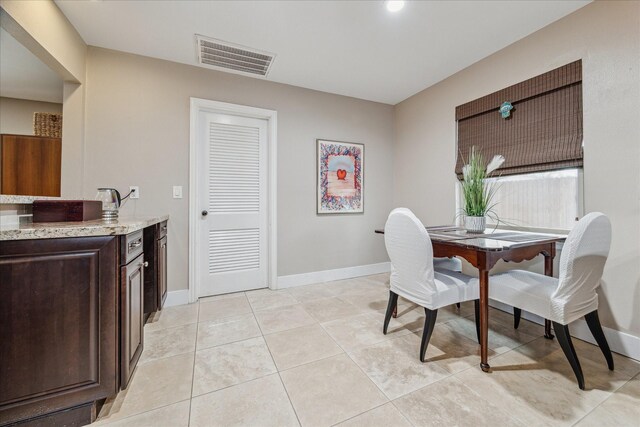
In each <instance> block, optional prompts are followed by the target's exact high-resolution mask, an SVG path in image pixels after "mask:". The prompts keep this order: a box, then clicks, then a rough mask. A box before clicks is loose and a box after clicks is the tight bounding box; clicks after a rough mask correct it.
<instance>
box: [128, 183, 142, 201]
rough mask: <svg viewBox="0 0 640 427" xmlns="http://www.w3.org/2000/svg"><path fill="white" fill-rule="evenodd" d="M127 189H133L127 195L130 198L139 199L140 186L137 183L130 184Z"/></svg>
mask: <svg viewBox="0 0 640 427" xmlns="http://www.w3.org/2000/svg"><path fill="white" fill-rule="evenodd" d="M129 191H133V193H131V195H130V196H129V198H130V199H139V198H140V187H138V186H137V185H132V186H130V187H129Z"/></svg>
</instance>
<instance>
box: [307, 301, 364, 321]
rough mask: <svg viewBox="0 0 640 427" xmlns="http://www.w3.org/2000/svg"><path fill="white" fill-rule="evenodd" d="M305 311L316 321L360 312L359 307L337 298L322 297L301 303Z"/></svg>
mask: <svg viewBox="0 0 640 427" xmlns="http://www.w3.org/2000/svg"><path fill="white" fill-rule="evenodd" d="M302 307H303V308H304V309H305V311H306V312H307V313H309V314H310V315H312V316H313V317H314V318H315V319H316V320H317V321H318V322H328V321H330V320H335V319H340V318H342V317H347V316H352V315H354V314H357V313H360V312H361V311H360V309H358V308H357V307H355V306H354V305H352V304H349V303H348V302H345V301H342V300H341V299H339V298H336V297H333V298H323V299H318V300H314V301H309V302H306V303H304V304H302Z"/></svg>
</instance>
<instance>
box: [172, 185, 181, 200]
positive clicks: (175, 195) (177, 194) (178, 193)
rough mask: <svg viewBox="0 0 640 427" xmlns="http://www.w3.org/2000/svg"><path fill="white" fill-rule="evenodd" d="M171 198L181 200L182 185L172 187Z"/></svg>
mask: <svg viewBox="0 0 640 427" xmlns="http://www.w3.org/2000/svg"><path fill="white" fill-rule="evenodd" d="M173 198H174V199H182V185H174V186H173Z"/></svg>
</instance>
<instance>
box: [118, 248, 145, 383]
mask: <svg viewBox="0 0 640 427" xmlns="http://www.w3.org/2000/svg"><path fill="white" fill-rule="evenodd" d="M120 271H121V273H120V292H121V296H120V349H121V350H120V353H121V362H120V365H121V366H120V387H121V388H122V389H125V388H126V387H127V385H128V384H129V380H130V379H131V375H133V371H134V369H135V367H136V365H137V363H138V359H140V355H141V354H142V349H143V342H144V254H140V255H139V256H138V257H137V258H135V259H134V260H133V261H131V262H129V263H128V264H127V265H124V266H122V267H120Z"/></svg>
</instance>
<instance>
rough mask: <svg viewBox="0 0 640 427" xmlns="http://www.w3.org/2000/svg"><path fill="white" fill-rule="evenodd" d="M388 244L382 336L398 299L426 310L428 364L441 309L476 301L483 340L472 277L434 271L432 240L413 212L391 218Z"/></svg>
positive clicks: (386, 236) (386, 230)
mask: <svg viewBox="0 0 640 427" xmlns="http://www.w3.org/2000/svg"><path fill="white" fill-rule="evenodd" d="M384 242H385V246H386V247H387V253H388V254H389V258H390V259H391V278H390V290H389V304H388V305H387V312H386V314H385V319H384V325H383V327H382V332H383V333H384V334H386V333H387V328H388V326H389V321H390V320H391V316H392V313H393V312H394V311H395V310H396V309H397V304H398V296H401V297H403V298H406V299H407V300H409V301H411V302H413V303H415V304H418V305H420V306H422V307H423V308H424V311H425V321H424V328H423V332H422V343H421V345H420V361H422V362H424V361H425V355H426V350H427V346H428V344H429V340H430V339H431V334H432V333H433V329H434V327H435V323H436V317H437V315H438V309H439V308H440V307H443V306H445V305H451V304H455V303H458V302H463V301H469V300H474V301H475V312H476V334H477V335H478V340H479V339H480V330H479V328H478V317H479V301H478V298H479V290H478V287H477V286H472V285H470V284H469V283H470V281H471V277H469V276H465V275H464V274H462V273H458V272H455V271H446V270H444V271H435V270H434V268H433V246H432V243H431V238H430V237H429V233H428V232H427V230H426V228H425V227H424V225H423V224H422V222H420V220H419V219H418V218H417V217H416V216H415V215H414V214H413V212H411V211H410V210H409V209H406V208H398V209H394V210H393V211H392V212H391V213H390V214H389V218H388V219H387V223H386V224H385V227H384Z"/></svg>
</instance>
